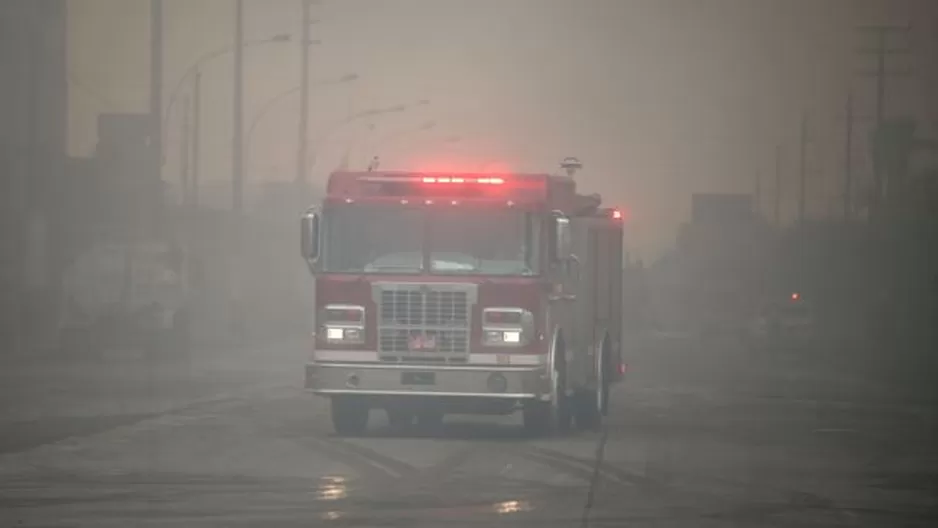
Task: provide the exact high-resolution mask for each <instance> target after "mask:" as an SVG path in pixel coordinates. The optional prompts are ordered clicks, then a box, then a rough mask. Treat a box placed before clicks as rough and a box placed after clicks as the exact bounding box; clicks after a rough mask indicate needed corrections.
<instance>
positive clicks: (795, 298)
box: [791, 293, 801, 301]
mask: <svg viewBox="0 0 938 528" xmlns="http://www.w3.org/2000/svg"><path fill="white" fill-rule="evenodd" d="M800 298H801V294H800V293H793V294H791V300H793V301H797V300H798V299H800Z"/></svg>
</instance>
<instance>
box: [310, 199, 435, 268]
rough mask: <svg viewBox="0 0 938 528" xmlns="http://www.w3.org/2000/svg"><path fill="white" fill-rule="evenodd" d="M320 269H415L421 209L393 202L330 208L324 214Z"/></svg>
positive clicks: (418, 261)
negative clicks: (383, 204)
mask: <svg viewBox="0 0 938 528" xmlns="http://www.w3.org/2000/svg"><path fill="white" fill-rule="evenodd" d="M324 228H325V236H324V239H323V269H324V271H335V272H357V273H387V272H395V273H418V272H420V271H421V268H422V262H423V253H422V247H423V238H424V235H423V233H424V213H423V212H422V211H419V210H416V209H405V208H401V207H394V206H383V207H374V206H368V207H361V206H356V205H347V206H339V207H332V208H330V209H329V210H328V211H327V212H326V214H325V216H324Z"/></svg>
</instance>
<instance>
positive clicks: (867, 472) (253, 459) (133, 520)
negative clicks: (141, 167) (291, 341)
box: [0, 342, 938, 527]
mask: <svg viewBox="0 0 938 528" xmlns="http://www.w3.org/2000/svg"><path fill="white" fill-rule="evenodd" d="M278 357H280V361H281V363H280V364H279V366H278V368H277V369H275V371H270V370H268V375H267V376H266V377H260V378H258V379H257V380H255V381H258V382H257V383H247V382H242V383H240V384H239V386H238V387H235V388H232V387H228V386H225V387H224V391H222V392H219V393H218V394H217V396H216V397H211V396H209V395H204V394H203V395H200V398H192V397H189V398H188V400H189V402H188V403H186V402H185V401H183V400H186V396H185V395H180V402H179V404H178V405H171V406H169V407H168V408H166V409H151V411H150V412H149V413H148V414H145V415H141V416H137V417H133V418H131V419H127V420H125V421H123V422H120V423H109V422H107V420H108V419H109V417H108V416H107V415H102V416H101V417H100V418H99V421H100V424H99V427H98V429H97V430H94V431H77V432H75V434H73V435H71V436H68V437H66V438H62V439H57V440H55V441H49V439H48V438H46V437H44V436H43V435H42V433H41V431H40V430H41V425H42V424H43V423H44V422H45V420H41V419H40V420H38V422H37V423H38V424H39V425H37V430H36V432H35V433H34V434H33V435H32V436H30V433H28V432H22V430H21V432H22V434H23V436H24V437H25V439H24V440H21V441H19V442H18V443H17V444H16V445H15V446H14V445H12V444H10V445H9V446H8V448H7V449H6V450H5V453H3V454H2V455H0V526H45V527H49V526H121V527H124V526H264V527H268V526H270V527H272V526H329V525H334V526H362V527H371V526H408V527H415V526H419V527H423V526H442V525H444V523H446V524H449V523H456V524H458V525H463V526H490V525H506V526H522V525H524V526H535V525H536V526H580V522H581V518H582V517H583V514H584V505H585V504H586V503H587V499H588V495H589V493H588V492H589V489H590V484H591V482H594V483H595V486H594V494H593V497H592V508H591V509H590V510H589V512H588V516H589V519H590V526H623V525H627V526H688V527H707V526H772V527H775V526H779V527H780V526H793V527H794V526H799V527H801V526H804V527H808V526H934V525H935V521H936V520H938V506H936V504H938V501H936V496H938V457H936V455H935V452H936V449H935V447H934V445H935V444H938V442H936V435H935V423H936V422H935V414H934V412H933V410H931V409H929V408H928V407H926V406H924V405H919V404H913V403H906V402H902V401H899V400H898V398H896V397H895V395H894V394H893V391H890V390H888V389H883V388H882V387H879V386H876V385H875V384H871V383H868V382H864V381H862V380H856V379H848V378H847V377H845V376H836V375H832V374H828V375H826V376H825V375H822V374H818V373H817V372H812V371H811V370H810V369H808V368H807V367H805V366H804V365H800V366H799V365H791V364H785V365H781V364H778V363H774V362H772V363H770V362H767V361H764V360H754V359H752V358H749V357H747V356H746V355H745V353H744V352H742V351H740V350H735V349H733V347H730V346H722V347H714V349H713V350H702V349H701V347H700V346H689V345H687V344H686V343H684V342H674V343H670V344H663V345H662V344H658V345H656V346H654V347H649V348H647V349H646V350H643V351H642V352H641V353H638V354H636V355H635V357H633V358H632V359H633V361H632V362H631V367H632V368H631V370H630V373H629V379H628V380H627V382H626V383H625V385H623V386H622V387H620V388H618V389H617V390H616V391H615V392H614V396H613V397H614V402H613V403H614V405H613V410H612V412H611V416H610V418H609V420H608V422H607V428H606V435H607V436H606V442H605V444H604V449H603V462H602V464H599V465H598V467H599V470H598V472H597V471H595V468H596V467H597V466H596V464H595V463H594V462H595V460H596V456H597V448H598V447H599V445H600V440H601V438H602V433H597V432H575V433H571V434H569V435H566V436H564V437H562V438H555V439H543V440H540V439H539V440H532V439H529V438H525V437H524V436H523V435H522V432H521V428H520V420H519V418H517V417H504V418H473V417H459V416H456V417H447V421H446V423H445V424H444V425H443V426H442V427H441V428H440V429H437V430H428V431H420V430H413V431H408V432H406V433H404V434H401V433H394V434H392V433H391V431H390V430H389V429H388V428H387V427H386V423H385V418H384V416H383V413H380V412H377V411H376V412H374V413H373V414H372V422H371V424H372V426H371V432H370V434H369V436H367V437H364V438H355V439H340V438H336V437H334V436H333V435H332V432H331V425H330V422H329V419H328V413H327V406H326V405H325V402H324V401H322V400H318V399H314V398H313V397H312V396H309V395H307V394H305V393H303V392H302V391H301V390H300V388H299V384H300V377H301V376H302V370H301V368H300V364H299V363H297V366H296V369H295V370H294V369H293V368H292V366H291V365H290V364H289V363H290V361H292V359H290V358H293V356H290V355H281V356H278ZM205 368H206V369H208V368H209V367H205ZM809 374H810V375H809ZM166 375H167V376H168V374H166ZM205 376H206V378H202V381H200V382H199V383H197V384H201V383H205V381H204V380H205V379H208V378H210V377H211V376H210V375H209V373H208V371H207V370H206V374H205ZM260 380H263V382H260ZM190 381H191V380H190ZM166 383H168V381H167V382H166ZM178 385H179V386H183V385H184V384H181V383H180V384H178ZM170 386H171V385H165V384H164V385H161V389H160V391H161V392H160V394H164V393H166V392H167V389H166V387H170ZM193 390H194V389H193ZM203 390H205V391H208V392H211V391H210V389H209V388H205V389H203ZM169 392H172V391H169ZM181 392H185V391H181ZM117 396H118V397H119V393H117ZM113 414H114V413H112V415H111V417H110V419H113ZM49 420H52V419H51V418H50V419H49ZM49 423H51V422H49Z"/></svg>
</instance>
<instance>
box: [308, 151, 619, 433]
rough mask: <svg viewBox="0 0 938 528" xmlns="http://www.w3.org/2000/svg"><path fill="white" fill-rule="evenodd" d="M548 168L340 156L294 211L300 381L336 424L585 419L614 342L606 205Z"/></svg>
mask: <svg viewBox="0 0 938 528" xmlns="http://www.w3.org/2000/svg"><path fill="white" fill-rule="evenodd" d="M561 166H562V167H563V168H564V169H566V172H565V173H564V174H561V175H552V174H514V173H512V174H491V173H483V174H475V173H450V172H446V173H441V172H418V171H413V172H411V171H377V170H371V171H362V172H349V171H341V172H335V173H333V174H331V175H330V178H329V181H328V185H327V190H326V196H325V198H324V200H323V202H322V203H321V204H319V205H316V206H314V207H311V208H309V209H308V210H306V211H305V212H304V213H303V215H302V220H301V252H302V256H303V258H304V259H305V261H306V263H307V265H308V267H309V270H310V272H311V273H312V274H313V277H314V283H315V291H314V295H315V302H314V306H315V325H314V327H315V332H314V333H313V341H314V346H313V351H312V358H311V361H309V362H308V363H307V365H306V373H305V387H306V389H308V390H309V391H311V392H312V393H314V394H317V395H321V396H324V397H328V398H329V399H330V404H331V416H332V424H333V427H334V429H335V431H336V433H338V434H340V435H352V436H355V435H361V434H363V433H365V431H366V430H367V425H368V420H369V414H370V411H372V410H384V411H385V412H386V413H387V417H388V422H389V425H390V426H391V427H407V426H411V425H413V424H414V422H415V421H416V424H417V425H418V426H434V425H439V424H440V423H441V422H442V421H443V417H444V415H445V414H488V415H499V414H501V415H507V414H512V413H514V412H516V411H518V410H520V411H521V412H522V414H523V423H524V427H525V429H526V430H528V431H530V432H531V433H532V434H536V435H554V434H558V433H560V432H563V431H567V430H570V429H571V428H572V427H574V426H575V427H577V428H581V429H596V428H599V427H601V424H602V420H603V418H604V416H605V415H607V413H608V409H609V392H610V387H611V386H613V385H615V384H617V383H619V382H620V381H621V380H622V379H623V376H624V373H625V366H624V363H623V358H622V344H621V343H622V337H623V336H622V335H621V321H622V316H621V312H622V294H621V292H622V284H621V283H622V278H621V277H622V274H621V270H622V244H623V221H622V216H623V215H622V213H621V211H619V210H617V209H614V208H607V207H602V204H601V198H600V196H599V195H589V196H587V195H581V194H578V193H577V190H576V181H575V179H574V172H575V171H576V169H578V168H580V167H581V164H580V163H579V161H577V160H576V159H575V158H567V159H565V160H564V162H563V164H562V165H561Z"/></svg>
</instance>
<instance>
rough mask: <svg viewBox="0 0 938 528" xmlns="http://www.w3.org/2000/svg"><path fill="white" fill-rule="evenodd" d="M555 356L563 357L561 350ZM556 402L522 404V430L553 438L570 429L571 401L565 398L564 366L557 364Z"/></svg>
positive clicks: (565, 380) (555, 375)
mask: <svg viewBox="0 0 938 528" xmlns="http://www.w3.org/2000/svg"><path fill="white" fill-rule="evenodd" d="M557 356H559V357H564V351H563V348H560V350H559V352H558V353H557ZM554 379H556V383H557V385H556V390H552V392H554V393H555V394H556V396H557V397H556V401H549V402H545V401H528V402H526V403H525V404H524V407H523V410H522V413H523V419H524V429H525V430H526V431H527V432H528V434H531V435H534V436H554V435H559V434H561V433H565V432H567V431H569V429H570V422H571V419H572V412H571V411H572V410H571V406H572V403H573V402H572V401H571V399H570V398H568V397H567V378H566V365H564V364H563V363H558V365H557V368H556V372H555V373H554Z"/></svg>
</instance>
